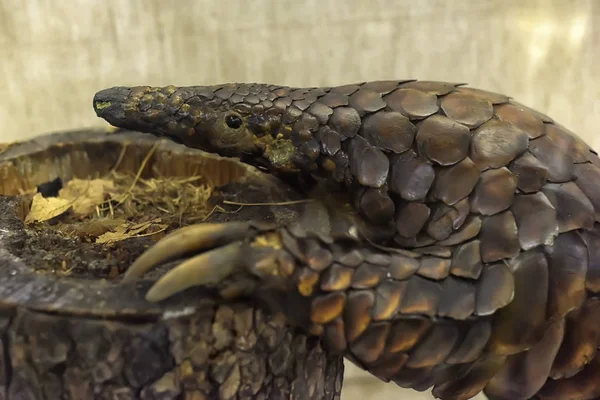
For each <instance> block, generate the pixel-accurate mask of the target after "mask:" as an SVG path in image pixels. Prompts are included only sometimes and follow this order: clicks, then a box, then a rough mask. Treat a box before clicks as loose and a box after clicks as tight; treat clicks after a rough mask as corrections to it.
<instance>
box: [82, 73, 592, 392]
mask: <svg viewBox="0 0 600 400" xmlns="http://www.w3.org/2000/svg"><path fill="white" fill-rule="evenodd" d="M93 104H94V109H95V111H96V113H97V115H98V116H100V117H101V118H104V119H105V120H106V121H108V122H109V123H110V124H112V125H114V126H117V127H122V128H127V129H134V130H137V131H141V132H147V133H152V134H155V135H159V136H164V137H168V138H171V139H173V140H175V141H177V142H179V143H182V144H183V145H185V146H189V147H193V148H200V149H203V150H205V151H208V152H212V153H217V154H219V155H221V156H225V157H238V158H240V159H241V160H242V161H244V162H247V163H249V164H252V165H255V166H256V167H257V168H260V169H262V170H264V171H267V172H268V173H270V174H273V175H275V176H278V177H280V178H281V179H282V180H284V181H285V182H287V183H290V184H291V185H293V186H294V188H295V189H297V190H298V191H299V192H301V193H303V194H304V195H305V196H306V198H307V199H308V200H309V201H311V202H313V203H314V204H316V206H315V207H306V210H307V213H311V212H312V213H317V211H314V210H321V211H322V212H320V213H317V214H318V218H316V215H317V214H315V215H312V216H311V215H308V216H307V218H306V219H301V220H302V221H304V222H302V221H299V222H295V223H290V225H289V226H274V225H270V224H265V223H263V222H261V221H248V222H229V223H223V224H198V225H192V226H188V227H185V228H182V229H180V230H177V231H175V232H173V233H172V234H170V235H168V236H166V237H165V238H164V239H162V240H161V241H159V242H158V243H157V244H156V245H154V246H153V247H151V248H150V249H149V250H148V251H147V252H146V253H144V254H142V256H141V257H140V258H138V259H137V260H136V261H135V263H134V264H133V265H132V266H131V267H130V268H129V269H128V271H127V273H126V275H125V278H124V279H125V280H126V281H131V280H133V279H135V278H137V277H140V276H141V275H143V274H144V273H145V272H147V271H148V270H150V269H151V268H154V267H157V266H159V265H164V264H165V263H167V262H171V261H173V260H180V261H181V262H180V263H179V264H178V265H177V266H176V267H175V268H173V269H170V270H169V271H168V272H166V273H165V274H164V275H163V276H162V277H161V278H160V279H159V280H158V282H156V283H155V284H154V286H153V287H152V288H151V289H150V290H149V291H148V293H147V294H146V298H147V299H148V300H149V301H161V300H163V299H165V298H167V297H169V296H171V295H173V294H175V293H177V292H180V291H182V290H184V289H186V288H188V287H190V286H196V285H207V286H209V285H211V286H215V285H216V286H219V285H223V284H225V283H224V282H227V279H228V278H229V277H230V276H233V275H240V276H246V277H248V280H249V281H251V282H252V283H253V284H252V285H247V286H245V288H244V289H243V290H240V291H241V292H242V293H243V294H245V295H248V296H259V293H261V290H262V289H261V288H268V289H269V290H268V291H269V292H273V291H275V292H277V293H278V295H279V297H278V299H279V300H278V305H279V306H280V307H281V309H283V310H284V313H285V315H286V317H287V318H288V321H289V324H291V325H293V326H295V327H297V328H299V329H302V330H303V331H305V332H307V334H310V335H316V336H319V337H321V338H322V340H323V342H324V343H325V345H326V346H327V348H328V350H329V351H331V352H333V353H337V354H342V355H343V356H344V357H346V358H347V359H348V360H350V361H351V362H353V363H355V364H356V365H358V366H360V367H361V368H363V369H365V370H366V371H368V372H369V373H371V374H372V375H374V376H376V377H378V378H380V379H381V380H384V381H389V382H394V383H395V384H397V385H399V386H402V387H405V388H412V389H415V390H420V391H421V390H426V389H430V388H433V395H434V396H436V397H437V398H441V399H469V398H472V397H474V396H475V395H477V394H478V393H480V392H481V391H484V393H485V394H486V396H487V397H488V398H489V399H510V400H518V399H530V398H534V399H540V400H549V399H560V400H566V399H577V400H583V399H594V398H600V356H598V355H597V349H598V347H599V346H600V298H599V294H600V224H599V222H600V158H599V157H598V155H597V153H596V152H594V150H592V149H591V148H590V147H589V146H588V145H587V144H586V143H585V142H584V141H583V140H582V139H580V138H579V137H578V136H576V135H575V134H574V133H572V132H570V131H569V130H567V129H566V128H565V127H563V126H561V125H559V124H558V123H556V122H555V121H554V120H553V119H552V118H550V117H548V116H546V115H544V114H542V113H540V112H537V111H534V110H532V109H530V108H528V107H526V106H524V105H522V104H519V103H517V102H516V101H514V100H513V99H512V98H510V97H508V96H505V95H502V94H497V93H492V92H488V91H484V90H479V89H475V88H470V87H468V86H466V85H463V84H453V83H447V82H435V81H417V80H405V81H400V80H397V81H392V80H390V81H372V82H363V83H357V84H348V85H344V86H336V87H317V88H315V87H313V88H292V87H286V86H277V85H269V84H224V85H214V86H191V87H174V86H167V87H131V88H128V87H113V88H109V89H105V90H102V91H100V92H98V93H97V94H96V95H95V97H94V101H93ZM310 210H313V211H310ZM311 217H312V218H311ZM306 221H310V222H306Z"/></svg>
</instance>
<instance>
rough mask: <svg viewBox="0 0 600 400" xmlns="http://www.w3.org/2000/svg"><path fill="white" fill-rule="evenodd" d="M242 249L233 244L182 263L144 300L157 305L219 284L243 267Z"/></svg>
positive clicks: (237, 243) (153, 288)
mask: <svg viewBox="0 0 600 400" xmlns="http://www.w3.org/2000/svg"><path fill="white" fill-rule="evenodd" d="M241 246H242V243H241V242H234V243H231V244H229V245H227V246H223V247H220V248H217V249H214V250H211V251H208V252H206V253H202V254H200V255H198V256H196V257H192V258H190V259H189V260H186V261H184V262H183V263H181V264H180V265H178V266H176V267H175V268H173V269H172V270H170V271H169V272H167V273H166V274H165V275H164V276H163V277H162V278H161V279H159V280H158V282H156V283H155V284H154V286H152V287H151V288H150V290H149V291H148V293H146V300H148V301H151V302H157V301H161V300H163V299H166V298H167V297H170V296H171V295H173V294H175V293H177V292H179V291H182V290H184V289H187V288H190V287H192V286H200V285H206V284H210V283H218V282H220V281H222V280H223V279H225V278H227V277H228V276H229V275H231V274H232V273H233V272H234V271H235V270H237V269H240V268H242V267H243V265H242V262H241V252H240V248H241Z"/></svg>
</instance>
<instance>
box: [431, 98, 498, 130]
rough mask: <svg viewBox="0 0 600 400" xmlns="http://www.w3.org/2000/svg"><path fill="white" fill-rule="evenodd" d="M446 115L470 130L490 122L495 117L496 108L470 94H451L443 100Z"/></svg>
mask: <svg viewBox="0 0 600 400" xmlns="http://www.w3.org/2000/svg"><path fill="white" fill-rule="evenodd" d="M441 106H442V110H444V113H445V114H446V115H447V116H448V117H450V118H451V119H453V120H454V121H456V122H458V123H459V124H463V125H465V126H467V127H468V128H470V129H474V128H477V127H478V126H480V125H481V124H483V123H484V122H487V121H489V120H490V119H491V118H492V116H493V115H494V107H492V103H490V102H489V101H488V100H486V99H484V98H482V97H479V96H474V95H472V94H468V93H450V94H449V95H447V96H445V97H444V99H443V100H442V104H441Z"/></svg>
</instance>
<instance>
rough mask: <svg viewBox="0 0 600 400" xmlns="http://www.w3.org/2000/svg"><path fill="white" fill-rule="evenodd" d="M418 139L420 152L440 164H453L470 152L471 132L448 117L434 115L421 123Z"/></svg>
mask: <svg viewBox="0 0 600 400" xmlns="http://www.w3.org/2000/svg"><path fill="white" fill-rule="evenodd" d="M442 104H443V103H442ZM441 132H443V134H440V133H441ZM416 139H417V146H418V149H419V153H420V154H422V155H424V156H425V157H427V158H429V159H430V160H432V161H434V162H436V163H438V164H440V165H453V164H456V163H457V162H459V161H461V160H462V159H464V158H465V157H466V156H467V154H468V153H469V143H470V140H471V132H470V131H469V128H468V127H466V126H464V125H461V124H460V123H456V122H454V121H452V120H451V119H449V118H448V117H444V116H443V115H433V116H431V117H429V118H427V119H426V120H425V121H424V122H423V123H422V124H420V126H419V131H418V133H417V137H416Z"/></svg>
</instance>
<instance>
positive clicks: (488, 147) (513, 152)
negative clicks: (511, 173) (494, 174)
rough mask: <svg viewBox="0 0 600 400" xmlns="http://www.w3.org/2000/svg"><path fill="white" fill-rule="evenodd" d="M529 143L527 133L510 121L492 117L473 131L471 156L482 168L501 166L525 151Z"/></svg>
mask: <svg viewBox="0 0 600 400" xmlns="http://www.w3.org/2000/svg"><path fill="white" fill-rule="evenodd" d="M528 144H529V138H528V136H527V133H525V132H524V131H522V130H521V129H519V128H517V127H516V126H515V125H513V124H511V123H509V122H503V121H500V120H496V119H492V120H490V121H488V122H486V123H485V124H483V125H481V126H480V127H479V128H477V129H476V130H475V131H474V132H473V138H472V139H471V152H470V157H471V159H472V160H473V162H474V163H475V164H477V166H478V167H479V168H480V169H481V170H485V169H488V168H500V167H504V166H506V165H508V163H509V162H511V161H512V160H514V159H515V158H517V157H518V156H519V155H521V154H522V153H523V152H525V150H527V146H528Z"/></svg>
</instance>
